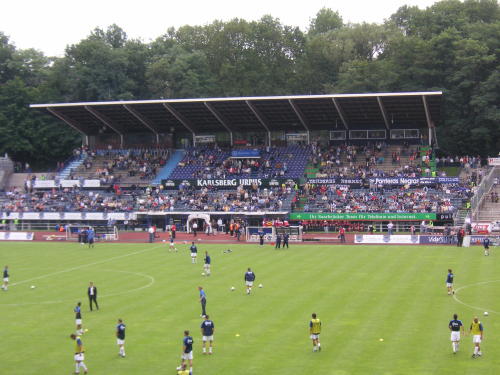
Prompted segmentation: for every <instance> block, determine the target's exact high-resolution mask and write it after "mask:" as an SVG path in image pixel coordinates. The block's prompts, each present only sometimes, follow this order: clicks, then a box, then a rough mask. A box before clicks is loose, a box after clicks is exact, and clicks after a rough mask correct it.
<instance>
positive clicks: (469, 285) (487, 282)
mask: <svg viewBox="0 0 500 375" xmlns="http://www.w3.org/2000/svg"><path fill="white" fill-rule="evenodd" d="M493 283H500V280H489V281H480V282H477V283H474V284H468V285H464V286H461V287H460V288H458V289H456V290H455V294H454V295H453V299H454V300H455V301H457V302H458V303H461V304H462V305H464V306H467V307H470V308H471V309H474V310H480V311H488V312H492V313H494V314H500V312H498V311H495V310H489V309H487V308H484V307H480V306H474V305H469V304H468V303H465V302H463V301H461V300H459V299H458V297H457V294H458V292H459V291H460V290H462V289H465V288H470V287H471V286H476V285H484V284H493Z"/></svg>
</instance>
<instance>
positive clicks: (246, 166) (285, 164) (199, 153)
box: [170, 145, 310, 179]
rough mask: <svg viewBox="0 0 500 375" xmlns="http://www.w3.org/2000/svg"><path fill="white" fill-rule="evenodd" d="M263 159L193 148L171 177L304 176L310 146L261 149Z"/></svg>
mask: <svg viewBox="0 0 500 375" xmlns="http://www.w3.org/2000/svg"><path fill="white" fill-rule="evenodd" d="M260 156H261V158H259V159H255V160H254V161H253V162H252V161H251V159H247V160H242V159H231V150H222V149H220V148H196V149H194V148H190V149H188V150H187V153H186V156H185V157H184V159H182V160H181V162H180V163H179V165H178V166H177V167H176V168H175V169H174V171H173V172H172V174H171V175H170V178H171V179H190V178H224V177H225V178H230V177H252V178H273V177H284V178H300V177H302V176H303V175H304V170H305V167H306V165H307V160H308V159H309V156H310V148H309V147H308V146H298V145H293V146H288V147H272V148H270V149H266V148H261V149H260Z"/></svg>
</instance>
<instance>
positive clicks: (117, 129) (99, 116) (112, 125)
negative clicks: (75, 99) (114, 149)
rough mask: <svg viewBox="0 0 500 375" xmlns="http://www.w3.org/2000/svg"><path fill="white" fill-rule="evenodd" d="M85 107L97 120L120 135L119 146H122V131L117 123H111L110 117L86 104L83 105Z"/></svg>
mask: <svg viewBox="0 0 500 375" xmlns="http://www.w3.org/2000/svg"><path fill="white" fill-rule="evenodd" d="M85 109H86V110H87V111H88V112H90V113H92V114H93V115H94V116H95V117H97V119H98V120H99V121H101V122H102V123H103V124H104V125H106V126H108V127H109V128H110V129H112V130H113V131H114V132H115V133H116V134H118V135H119V136H120V148H123V145H124V142H123V131H122V129H120V127H119V125H117V124H115V123H113V122H112V121H111V120H110V119H108V118H107V117H106V116H105V115H103V114H102V113H99V112H98V111H97V110H96V109H94V108H92V107H89V106H88V105H86V106H85Z"/></svg>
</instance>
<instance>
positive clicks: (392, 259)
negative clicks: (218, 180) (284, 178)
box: [0, 242, 500, 375]
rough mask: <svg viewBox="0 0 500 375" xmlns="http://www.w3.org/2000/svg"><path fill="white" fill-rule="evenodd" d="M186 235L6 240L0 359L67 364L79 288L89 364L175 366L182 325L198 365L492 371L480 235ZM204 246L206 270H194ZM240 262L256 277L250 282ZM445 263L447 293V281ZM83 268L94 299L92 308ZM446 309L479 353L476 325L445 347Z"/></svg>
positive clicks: (22, 367)
mask: <svg viewBox="0 0 500 375" xmlns="http://www.w3.org/2000/svg"><path fill="white" fill-rule="evenodd" d="M187 247H188V245H180V246H178V248H179V252H178V253H169V252H168V250H167V246H166V245H165V244H163V243H161V244H97V245H96V247H95V248H94V249H88V248H87V247H83V246H80V245H78V244H68V243H15V244H12V243H3V244H1V245H0V266H2V268H3V265H5V264H8V265H9V269H10V274H11V284H12V285H11V286H10V288H9V290H8V291H7V292H1V291H0V373H1V374H21V375H27V374H70V373H72V372H73V371H74V365H73V352H74V342H73V341H71V340H70V338H69V335H70V334H71V333H73V332H74V331H75V326H74V313H73V308H74V306H75V305H76V302H78V301H81V302H82V305H83V309H82V311H83V322H84V327H86V328H88V330H89V331H88V332H87V333H86V334H85V335H83V337H82V340H83V343H84V345H85V355H86V358H85V362H86V365H87V367H88V368H89V374H96V375H97V374H103V375H114V374H124V375H126V374H134V375H138V374H175V373H176V371H175V368H176V367H177V366H178V365H179V363H180V354H181V348H182V338H183V331H184V330H185V329H189V330H190V331H191V333H192V336H193V338H194V340H195V343H194V374H203V375H216V374H217V375H223V374H228V375H229V374H241V375H244V374H248V375H261V374H276V375H281V374H282V375H285V374H286V375H292V374H300V375H308V374H328V375H329V374H332V375H333V374H336V375H337V374H338V375H347V374H385V375H390V374H422V375H423V374H440V375H441V374H453V375H455V374H480V375H486V374H499V373H500V356H499V355H498V353H500V323H499V317H500V298H499V295H500V272H499V271H500V263H499V261H498V259H497V258H498V257H499V256H500V255H498V254H496V253H495V251H493V254H492V255H491V256H489V257H485V256H483V254H482V249H481V248H479V247H475V248H456V247H444V246H436V247H425V246H339V245H334V246H326V245H297V246H293V245H292V246H291V248H290V249H289V250H281V251H275V250H274V249H273V248H272V247H271V246H266V247H264V248H259V247H258V246H257V245H230V246H229V247H230V248H231V249H232V250H233V252H232V253H230V254H224V253H223V250H224V249H227V247H228V245H213V244H212V245H206V244H204V243H203V242H200V243H199V244H198V248H199V251H200V256H199V258H200V259H198V263H197V264H191V259H190V256H189V254H188V249H187ZM205 250H207V251H209V253H210V255H211V256H212V260H213V261H212V276H210V277H204V276H202V275H201V273H202V271H203V269H202V268H203V261H202V258H203V257H202V255H203V254H204V251H205ZM247 267H251V268H252V269H253V270H254V271H255V274H256V276H257V279H256V285H258V284H260V283H262V284H263V288H258V287H257V288H255V289H254V290H253V292H252V294H251V295H250V296H248V295H246V294H245V290H244V282H243V275H244V272H245V271H246V268H247ZM448 268H452V269H453V272H454V273H455V288H456V289H457V293H456V294H455V297H452V296H448V295H447V293H446V287H445V278H446V274H447V269H448ZM90 281H93V282H95V284H96V286H97V288H98V291H99V298H98V301H99V305H100V310H99V311H93V312H90V311H89V308H88V300H87V295H86V291H87V286H88V283H89V282H90ZM32 285H33V286H35V287H36V288H34V289H32V288H31V286H32ZM199 285H201V286H203V287H204V288H205V290H206V293H207V297H208V303H207V312H208V313H209V314H210V317H211V319H212V320H213V321H214V323H215V327H216V332H215V347H214V354H213V355H212V356H204V355H202V352H201V333H200V324H201V321H202V319H201V318H200V313H201V311H200V304H199V300H198V290H197V286H199ZM231 286H234V287H235V291H233V292H232V291H231V290H230V288H231ZM484 311H488V312H489V316H483V312H484ZM313 312H316V313H317V314H318V317H319V318H320V319H321V320H322V323H323V331H322V334H321V343H322V349H323V350H322V351H321V352H316V353H313V352H312V345H311V341H310V339H309V332H308V323H309V320H310V317H311V313H313ZM453 313H457V314H458V315H459V318H460V319H462V320H463V322H464V324H465V326H466V328H468V326H469V325H470V322H471V321H472V318H473V317H474V315H478V316H479V317H480V320H481V321H482V322H483V325H484V329H485V331H484V342H483V344H482V350H483V356H482V357H481V358H478V359H472V358H471V354H472V349H473V345H472V339H471V336H466V337H463V338H462V343H461V347H460V351H459V353H458V354H456V355H453V354H452V348H451V344H450V333H449V330H448V322H449V320H450V319H451V317H452V315H453ZM118 318H122V319H123V320H124V322H125V323H126V325H127V338H126V352H127V357H126V358H120V357H119V356H118V348H117V347H116V339H115V326H116V321H117V319H118ZM380 339H383V341H382V340H380Z"/></svg>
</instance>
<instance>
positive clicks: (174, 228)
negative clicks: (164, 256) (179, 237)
mask: <svg viewBox="0 0 500 375" xmlns="http://www.w3.org/2000/svg"><path fill="white" fill-rule="evenodd" d="M170 230H171V231H172V238H173V239H175V231H176V230H177V227H176V226H175V224H172V225H171V226H170Z"/></svg>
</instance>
